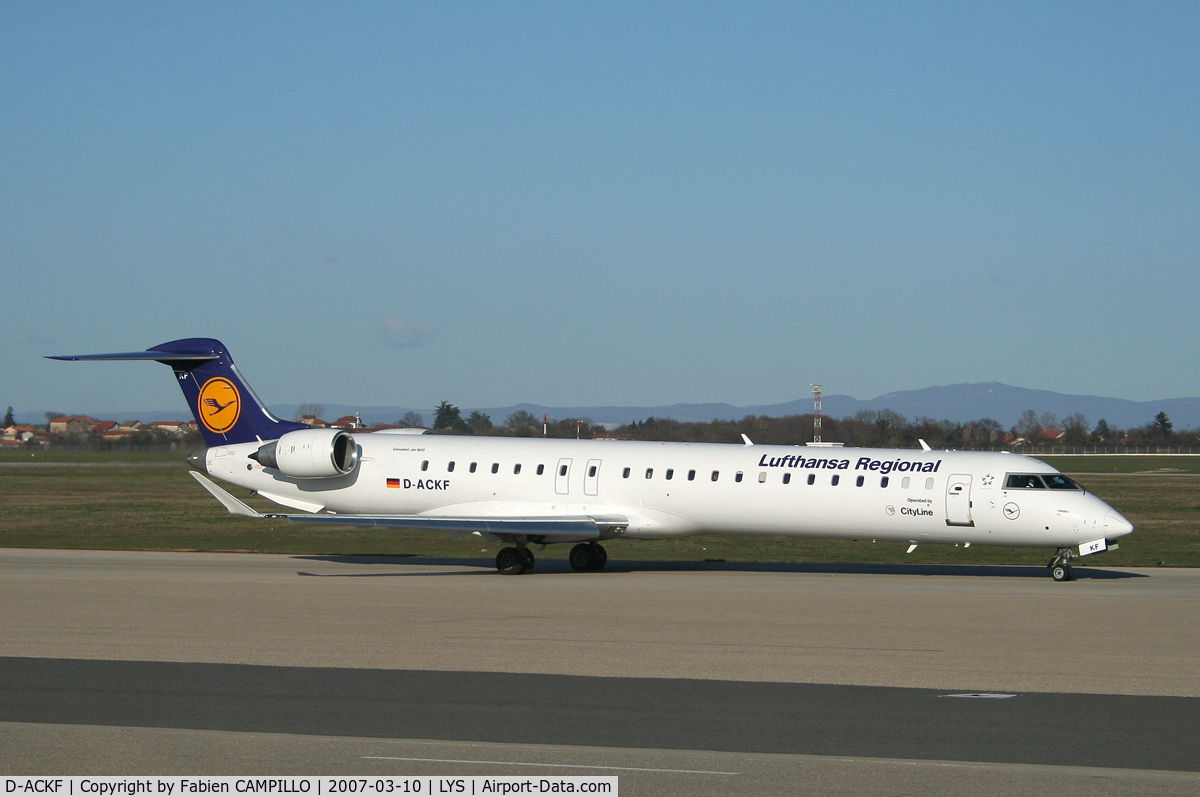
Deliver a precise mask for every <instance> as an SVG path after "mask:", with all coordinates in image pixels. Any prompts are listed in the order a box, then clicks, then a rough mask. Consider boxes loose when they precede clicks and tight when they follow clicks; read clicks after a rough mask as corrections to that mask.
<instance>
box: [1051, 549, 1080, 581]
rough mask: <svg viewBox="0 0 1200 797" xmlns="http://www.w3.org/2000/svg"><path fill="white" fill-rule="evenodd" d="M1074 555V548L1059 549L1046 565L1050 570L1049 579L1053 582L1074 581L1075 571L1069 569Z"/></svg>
mask: <svg viewBox="0 0 1200 797" xmlns="http://www.w3.org/2000/svg"><path fill="white" fill-rule="evenodd" d="M1074 554H1075V549H1074V548H1059V549H1058V551H1057V552H1056V553H1055V554H1054V558H1053V559H1051V560H1050V564H1048V565H1046V567H1048V568H1050V577H1051V578H1053V579H1054V580H1055V581H1074V580H1075V571H1074V570H1072V569H1071V559H1072V558H1073V557H1074Z"/></svg>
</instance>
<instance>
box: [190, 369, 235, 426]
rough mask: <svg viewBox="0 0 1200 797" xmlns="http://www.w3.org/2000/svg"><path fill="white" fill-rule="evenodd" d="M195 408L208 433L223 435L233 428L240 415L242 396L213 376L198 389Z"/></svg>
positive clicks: (228, 383)
mask: <svg viewBox="0 0 1200 797" xmlns="http://www.w3.org/2000/svg"><path fill="white" fill-rule="evenodd" d="M197 408H198V410H199V412H198V413H197V414H198V415H199V416H200V420H201V422H203V423H204V425H205V426H206V427H207V428H208V430H209V431H210V432H214V433H216V434H224V433H225V432H228V431H229V430H230V429H232V428H233V425H234V424H235V423H237V421H238V417H239V416H240V415H241V414H242V396H241V394H240V393H238V389H237V388H236V387H234V386H233V382H230V381H229V380H228V379H226V378H225V377H223V376H214V377H213V378H212V379H210V380H208V381H207V382H205V383H204V387H202V388H200V398H199V400H198V401H197Z"/></svg>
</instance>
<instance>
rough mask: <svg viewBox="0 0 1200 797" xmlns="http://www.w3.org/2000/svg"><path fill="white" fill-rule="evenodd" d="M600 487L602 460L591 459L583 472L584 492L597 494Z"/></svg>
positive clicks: (585, 493)
mask: <svg viewBox="0 0 1200 797" xmlns="http://www.w3.org/2000/svg"><path fill="white" fill-rule="evenodd" d="M599 487H600V460H598V459H589V460H588V464H587V470H586V471H584V473H583V494H584V495H596V493H597V492H598V490H599Z"/></svg>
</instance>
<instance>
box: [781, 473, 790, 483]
mask: <svg viewBox="0 0 1200 797" xmlns="http://www.w3.org/2000/svg"><path fill="white" fill-rule="evenodd" d="M791 481H792V474H790V473H785V474H783V483H784V484H789V483H791Z"/></svg>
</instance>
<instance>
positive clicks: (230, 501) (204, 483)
mask: <svg viewBox="0 0 1200 797" xmlns="http://www.w3.org/2000/svg"><path fill="white" fill-rule="evenodd" d="M188 473H190V474H192V476H194V477H195V479H196V481H198V482H200V486H201V487H203V488H204V489H205V490H208V491H209V492H210V493H212V495H213V498H215V499H217V500H218V501H220V502H221V505H222V506H224V507H225V508H226V509H228V510H229V514H231V515H244V516H245V517H257V518H261V517H266V515H264V514H262V513H261V512H255V511H254V510H253V509H251V508H250V507H248V506H246V505H245V504H243V503H242V502H241V501H239V500H238V499H236V498H234V497H233V496H232V495H230V494H229V493H227V492H225V491H224V490H222V489H221V488H220V487H218V486H217V485H216V484H215V483H214V482H213V481H212V480H211V479H208V478H205V477H204V476H201V475H200V474H199V473H197V472H196V471H194V470H191V471H188Z"/></svg>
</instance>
